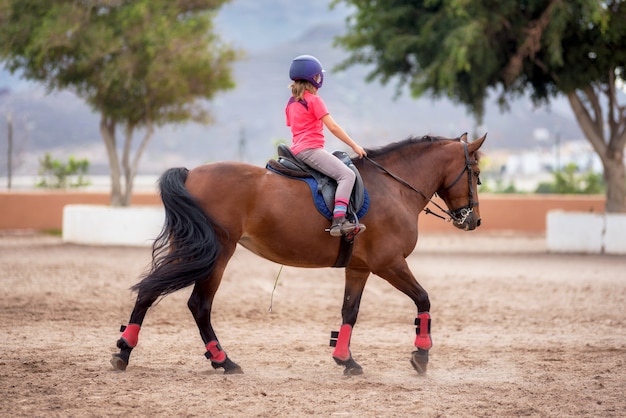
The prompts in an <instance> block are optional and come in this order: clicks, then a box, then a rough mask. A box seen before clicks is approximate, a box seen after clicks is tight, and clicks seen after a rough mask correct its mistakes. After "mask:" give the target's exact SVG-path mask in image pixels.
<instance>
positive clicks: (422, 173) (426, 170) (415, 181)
mask: <svg viewBox="0 0 626 418" xmlns="http://www.w3.org/2000/svg"><path fill="white" fill-rule="evenodd" d="M441 145H442V144H437V143H435V144H414V145H413V146H412V147H411V149H406V150H402V152H398V153H396V154H395V155H393V154H392V155H388V156H385V158H384V159H383V161H381V164H382V165H383V166H386V167H387V168H388V169H389V171H390V172H392V173H394V174H396V175H397V176H398V177H400V178H401V179H403V180H404V181H406V182H407V183H408V184H410V185H411V186H412V187H413V188H415V189H417V190H419V191H420V192H422V193H423V194H424V195H425V197H426V198H427V199H430V198H431V197H432V196H433V195H434V194H435V192H436V191H437V190H438V189H439V188H440V187H441V182H442V181H443V177H444V175H445V169H444V168H445V166H446V164H447V159H446V158H445V153H444V150H443V147H442V146H441Z"/></svg>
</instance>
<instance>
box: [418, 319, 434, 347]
mask: <svg viewBox="0 0 626 418" xmlns="http://www.w3.org/2000/svg"><path fill="white" fill-rule="evenodd" d="M415 334H416V335H415V347H417V348H421V349H423V350H428V349H430V348H431V347H432V346H433V340H432V339H431V338H430V313H428V312H422V313H418V314H417V318H415Z"/></svg>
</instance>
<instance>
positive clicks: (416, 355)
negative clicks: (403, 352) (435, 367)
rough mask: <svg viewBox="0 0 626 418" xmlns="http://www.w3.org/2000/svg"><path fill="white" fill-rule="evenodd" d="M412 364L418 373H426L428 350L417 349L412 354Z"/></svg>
mask: <svg viewBox="0 0 626 418" xmlns="http://www.w3.org/2000/svg"><path fill="white" fill-rule="evenodd" d="M411 365H412V366H413V368H414V369H415V371H417V373H418V374H425V373H426V368H427V367H428V350H422V349H421V348H420V349H417V350H415V351H413V353H412V354H411Z"/></svg>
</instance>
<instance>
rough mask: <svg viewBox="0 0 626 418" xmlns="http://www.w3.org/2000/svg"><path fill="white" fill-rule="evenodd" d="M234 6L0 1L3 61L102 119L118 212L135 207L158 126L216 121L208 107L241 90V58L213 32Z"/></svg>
mask: <svg viewBox="0 0 626 418" xmlns="http://www.w3.org/2000/svg"><path fill="white" fill-rule="evenodd" d="M227 1H228V0H135V1H124V0H81V1H79V0H55V1H42V0H0V60H3V61H5V65H6V67H7V68H8V69H9V70H10V71H11V72H16V71H18V70H19V71H21V74H22V76H23V77H24V78H26V79H29V80H34V81H37V82H41V83H42V84H43V85H44V86H45V87H46V88H47V90H48V91H54V90H63V89H70V90H72V91H74V92H75V93H76V94H77V95H78V96H79V97H81V98H83V99H84V100H85V101H86V102H87V103H88V104H89V105H90V106H91V107H92V108H93V109H94V110H95V111H97V112H98V113H99V114H100V132H101V134H102V138H103V140H104V144H105V148H106V152H107V156H108V159H109V166H110V170H111V204H112V205H114V206H128V205H130V201H131V196H132V188H133V182H134V178H135V175H136V173H137V169H138V166H139V161H140V158H141V156H142V154H143V152H144V150H145V149H146V146H147V145H148V143H149V141H150V139H151V138H152V135H153V132H154V129H155V126H162V125H164V124H170V123H183V122H187V121H190V120H192V121H196V122H209V121H210V114H209V111H208V110H207V109H206V108H204V107H203V103H202V99H211V98H212V97H213V96H214V95H215V94H216V93H217V92H218V91H220V90H225V89H229V88H232V87H234V83H233V80H232V77H231V68H230V65H231V63H232V62H233V61H234V60H235V59H236V58H237V53H236V52H235V51H234V50H232V49H231V48H230V47H228V46H227V45H223V44H222V43H221V42H220V39H219V38H218V37H217V36H216V34H214V33H213V26H212V19H213V17H214V15H215V12H216V10H217V9H218V8H219V7H220V6H221V5H222V4H223V3H225V2H227ZM138 131H139V132H140V133H142V138H141V140H140V142H139V144H137V145H134V144H133V137H134V135H135V134H136V133H137V132H138ZM120 133H121V136H122V137H123V140H118V137H117V136H118V134H120ZM122 177H123V186H124V187H122Z"/></svg>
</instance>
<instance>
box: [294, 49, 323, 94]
mask: <svg viewBox="0 0 626 418" xmlns="http://www.w3.org/2000/svg"><path fill="white" fill-rule="evenodd" d="M289 78H291V79H292V80H294V81H295V80H307V81H309V82H310V83H311V84H313V85H314V86H315V87H316V88H318V89H319V88H321V87H322V84H323V83H324V68H323V67H322V63H321V62H320V61H319V60H318V59H317V58H315V57H314V56H312V55H299V56H297V57H295V58H294V59H293V61H292V62H291V67H289Z"/></svg>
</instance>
